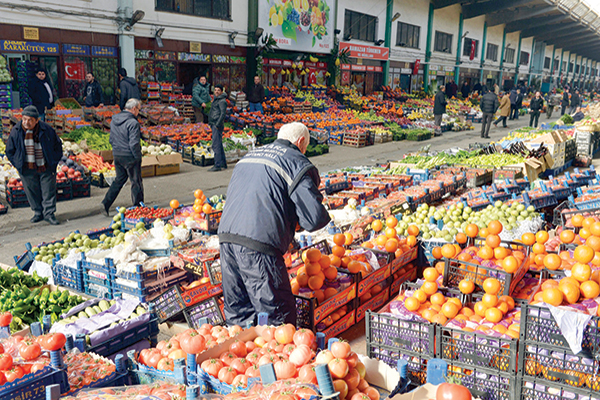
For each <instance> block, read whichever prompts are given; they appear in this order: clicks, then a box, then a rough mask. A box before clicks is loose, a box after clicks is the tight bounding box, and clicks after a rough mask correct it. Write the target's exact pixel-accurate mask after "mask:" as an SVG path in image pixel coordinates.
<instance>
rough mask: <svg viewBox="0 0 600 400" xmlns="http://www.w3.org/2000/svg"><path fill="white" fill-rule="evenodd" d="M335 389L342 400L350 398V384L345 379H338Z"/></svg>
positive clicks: (334, 385)
mask: <svg viewBox="0 0 600 400" xmlns="http://www.w3.org/2000/svg"><path fill="white" fill-rule="evenodd" d="M333 389H334V390H335V391H336V392H339V394H340V399H345V398H346V397H348V384H346V382H345V381H344V380H343V379H336V380H335V381H333Z"/></svg>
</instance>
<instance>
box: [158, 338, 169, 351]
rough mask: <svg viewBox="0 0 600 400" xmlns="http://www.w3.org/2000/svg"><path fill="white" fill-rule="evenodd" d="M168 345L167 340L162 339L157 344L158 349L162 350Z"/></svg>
mask: <svg viewBox="0 0 600 400" xmlns="http://www.w3.org/2000/svg"><path fill="white" fill-rule="evenodd" d="M166 345H167V341H166V340H161V341H160V342H158V343H157V344H156V349H157V350H160V351H162V349H164V348H165V346H166Z"/></svg>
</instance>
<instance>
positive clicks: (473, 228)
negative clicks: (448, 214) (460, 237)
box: [465, 224, 479, 238]
mask: <svg viewBox="0 0 600 400" xmlns="http://www.w3.org/2000/svg"><path fill="white" fill-rule="evenodd" d="M465 234H466V235H467V236H468V237H470V238H474V237H477V235H478V234H479V227H478V226H477V225H475V224H469V225H467V227H466V228H465Z"/></svg>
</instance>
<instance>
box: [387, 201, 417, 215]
mask: <svg viewBox="0 0 600 400" xmlns="http://www.w3.org/2000/svg"><path fill="white" fill-rule="evenodd" d="M410 211H412V210H411V208H410V204H408V203H407V202H404V203H402V204H396V205H394V206H392V207H391V208H390V214H392V215H397V214H406V213H407V212H410Z"/></svg>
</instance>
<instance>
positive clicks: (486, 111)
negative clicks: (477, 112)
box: [479, 91, 500, 139]
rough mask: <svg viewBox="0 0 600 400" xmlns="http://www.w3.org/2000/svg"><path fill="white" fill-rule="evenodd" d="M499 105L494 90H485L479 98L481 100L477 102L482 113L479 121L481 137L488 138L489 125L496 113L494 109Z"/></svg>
mask: <svg viewBox="0 0 600 400" xmlns="http://www.w3.org/2000/svg"><path fill="white" fill-rule="evenodd" d="M499 106H500V102H499V101H498V96H496V94H495V93H494V92H491V91H486V92H485V93H484V95H483V97H482V98H481V102H480V103H479V107H480V108H481V112H482V113H483V118H482V121H481V137H482V138H487V139H489V138H490V125H491V124H492V120H493V119H494V114H495V113H496V110H498V107H499Z"/></svg>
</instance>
